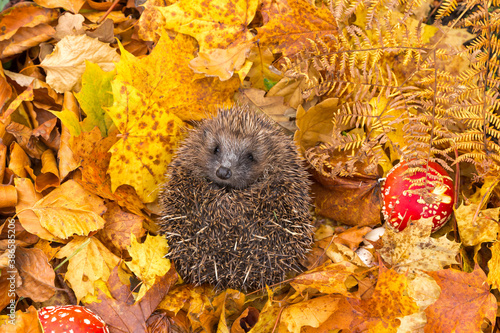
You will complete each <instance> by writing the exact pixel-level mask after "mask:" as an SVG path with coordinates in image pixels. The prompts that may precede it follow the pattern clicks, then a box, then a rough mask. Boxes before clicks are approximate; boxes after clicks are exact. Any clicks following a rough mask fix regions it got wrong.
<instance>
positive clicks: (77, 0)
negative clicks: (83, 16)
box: [35, 0, 85, 13]
mask: <svg viewBox="0 0 500 333" xmlns="http://www.w3.org/2000/svg"><path fill="white" fill-rule="evenodd" d="M35 2H36V3H37V4H39V5H40V6H43V7H46V8H64V9H66V10H68V11H70V12H73V13H78V12H79V11H80V8H82V6H83V4H85V0H35Z"/></svg>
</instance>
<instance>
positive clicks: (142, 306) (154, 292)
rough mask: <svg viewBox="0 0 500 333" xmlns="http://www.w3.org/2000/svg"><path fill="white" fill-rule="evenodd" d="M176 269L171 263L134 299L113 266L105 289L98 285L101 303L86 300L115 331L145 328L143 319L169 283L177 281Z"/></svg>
mask: <svg viewBox="0 0 500 333" xmlns="http://www.w3.org/2000/svg"><path fill="white" fill-rule="evenodd" d="M177 278H178V277H177V273H176V272H175V269H174V268H173V267H172V268H171V269H170V270H169V271H168V272H167V274H165V275H164V276H162V277H158V278H156V282H155V283H154V284H153V287H152V288H151V289H150V290H149V291H148V292H147V293H146V295H144V297H143V298H142V299H141V300H140V301H139V302H137V303H134V300H133V298H132V297H131V294H130V286H128V285H125V284H123V283H122V282H121V280H120V278H119V277H118V267H115V268H114V269H113V271H112V272H111V275H110V277H109V279H108V282H107V287H108V292H109V295H111V296H108V294H107V293H106V292H103V291H102V290H101V289H98V298H99V300H100V303H92V304H88V305H87V307H88V308H90V309H91V310H92V311H94V312H96V313H97V314H98V315H99V316H101V318H102V319H104V321H105V322H106V323H107V324H108V326H110V327H113V328H114V329H115V330H117V331H122V332H146V331H147V330H146V329H147V328H146V320H147V318H148V317H149V316H150V315H151V313H153V311H154V310H155V309H156V306H157V305H158V304H159V303H160V301H161V300H162V298H163V297H164V296H165V295H166V294H167V293H168V291H169V290H170V287H171V286H173V285H174V283H175V282H176V281H177Z"/></svg>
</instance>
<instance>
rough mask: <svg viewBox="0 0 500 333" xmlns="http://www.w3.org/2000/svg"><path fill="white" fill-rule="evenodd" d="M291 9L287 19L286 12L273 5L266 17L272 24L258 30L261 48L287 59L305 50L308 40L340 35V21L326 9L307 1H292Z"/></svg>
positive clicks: (269, 23) (289, 3) (289, 2)
mask: <svg viewBox="0 0 500 333" xmlns="http://www.w3.org/2000/svg"><path fill="white" fill-rule="evenodd" d="M320 3H321V4H322V2H320ZM288 6H289V9H288V11H287V14H286V15H283V10H284V9H283V8H280V6H279V5H278V4H277V3H276V2H274V1H273V4H272V5H271V7H270V8H269V11H268V12H267V13H266V14H267V15H269V17H270V20H269V22H268V23H267V24H266V25H264V26H263V27H262V28H258V29H257V30H258V32H259V33H258V35H257V38H258V39H259V40H260V43H261V45H264V46H270V47H271V49H272V51H273V52H283V55H285V56H287V55H290V54H292V53H296V52H298V51H300V50H302V49H303V48H304V44H306V43H307V41H308V39H311V40H319V39H320V38H321V37H325V36H327V35H334V36H335V35H338V33H339V28H338V26H337V23H336V20H335V18H334V17H333V15H332V13H331V12H330V11H329V10H328V8H327V7H326V6H321V7H316V6H314V5H311V4H310V2H308V1H307V0H293V1H288Z"/></svg>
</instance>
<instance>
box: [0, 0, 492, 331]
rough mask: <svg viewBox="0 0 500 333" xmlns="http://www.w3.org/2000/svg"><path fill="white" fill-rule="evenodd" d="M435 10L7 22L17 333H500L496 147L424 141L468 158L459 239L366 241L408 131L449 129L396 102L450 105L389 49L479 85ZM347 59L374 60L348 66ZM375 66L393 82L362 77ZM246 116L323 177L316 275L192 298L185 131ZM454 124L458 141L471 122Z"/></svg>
mask: <svg viewBox="0 0 500 333" xmlns="http://www.w3.org/2000/svg"><path fill="white" fill-rule="evenodd" d="M417 2H418V6H417V5H416V6H415V7H416V8H414V9H412V10H411V11H410V9H408V8H409V3H413V4H416V3H417ZM471 2H472V1H468V2H467V3H471ZM4 3H5V1H4V2H0V5H4ZM139 3H141V4H139ZM431 3H432V1H431V2H429V1H426V2H422V1H416V2H411V1H401V2H400V6H396V5H394V4H389V3H388V2H386V1H384V2H377V1H370V0H366V1H307V0H293V1H292V0H277V1H269V0H211V1H202V0H178V1H175V0H171V1H159V0H147V1H126V0H117V1H107V2H106V1H103V2H98V1H93V0H64V1H51V0H35V1H34V2H29V1H22V0H21V1H11V2H9V3H8V4H7V6H6V7H5V9H4V10H3V11H2V12H1V13H0V59H1V60H2V65H3V67H2V69H0V181H1V183H0V184H1V185H0V217H1V218H2V220H0V332H2V333H3V332H41V328H40V327H39V325H38V319H37V317H36V316H37V313H36V311H37V309H40V308H41V307H44V306H50V305H66V304H81V305H84V306H86V307H88V308H90V309H92V310H93V311H94V312H95V313H97V314H98V315H99V316H100V317H101V318H103V320H104V321H105V322H106V323H107V324H108V326H109V329H110V332H201V331H203V332H231V333H242V332H253V333H260V332H293V333H299V332H306V333H309V332H339V331H342V332H353V333H354V332H481V331H484V332H492V331H494V330H498V329H499V327H498V324H497V323H498V321H497V319H496V317H497V310H498V307H497V302H498V300H499V299H500V294H499V293H498V288H499V286H500V245H499V240H498V233H499V232H500V227H499V224H498V223H499V214H500V185H499V183H500V180H499V178H498V173H495V172H496V171H495V170H499V168H500V163H499V160H495V159H494V158H492V161H494V162H493V164H487V163H486V160H481V161H478V163H477V164H473V163H467V161H469V162H470V160H468V159H467V158H468V157H467V156H469V155H468V154H473V153H474V154H476V153H477V154H479V153H481V149H485V148H484V147H482V146H477V145H474V146H473V145H470V147H469V148H468V149H470V151H469V150H467V149H466V148H463V146H459V145H457V146H456V147H455V148H454V149H448V150H446V149H445V148H442V147H443V146H444V145H446V144H448V141H446V140H445V139H442V140H441V141H439V140H436V141H437V142H432V140H428V139H425V138H424V139H422V140H421V142H423V144H422V145H423V146H421V148H419V149H417V152H418V153H417V155H418V156H422V154H424V153H427V152H432V153H435V152H436V151H435V150H433V149H434V147H437V148H436V149H441V150H442V151H445V152H446V153H447V154H449V156H451V157H450V158H449V159H448V160H449V161H451V160H452V158H455V157H456V156H454V154H456V155H461V156H464V158H463V159H461V160H459V159H457V160H455V161H458V162H457V163H452V162H449V163H448V164H449V165H448V169H449V170H451V172H452V173H453V176H452V178H453V179H454V181H455V189H454V191H455V193H456V194H457V195H459V197H458V198H457V199H458V200H457V204H456V205H455V211H454V214H453V217H452V219H451V220H450V222H449V223H448V224H447V225H446V226H445V227H444V228H443V229H441V230H440V231H438V232H437V233H435V234H433V235H432V236H431V222H430V221H429V220H425V219H422V220H419V221H417V222H415V223H413V224H412V225H411V226H409V227H408V228H406V229H405V230H403V231H401V232H395V231H394V230H392V229H390V228H387V229H386V231H385V234H384V235H383V236H382V237H381V238H380V239H379V240H377V241H375V242H370V241H368V240H365V239H364V236H365V235H366V234H367V233H368V232H370V231H371V230H372V228H375V227H376V226H380V224H382V223H383V220H382V216H381V213H380V211H381V205H382V197H381V186H382V183H381V179H380V178H381V177H383V176H385V175H386V174H387V172H388V171H389V170H390V169H391V167H392V166H393V165H395V164H396V163H397V162H399V160H400V159H402V158H403V157H404V156H406V155H405V154H406V151H407V150H409V148H408V147H409V146H410V145H411V144H414V143H411V142H409V141H408V140H407V139H406V137H405V135H406V134H407V133H408V132H409V131H410V130H408V128H409V127H405V126H409V125H408V124H410V123H413V124H414V123H417V125H418V126H420V127H421V128H424V127H425V131H427V133H430V132H432V130H431V128H435V129H436V133H437V132H439V131H440V130H442V127H439V126H441V125H439V126H438V125H437V122H436V123H435V124H433V123H432V120H433V119H438V118H439V119H440V116H438V115H436V116H435V118H432V117H431V118H429V117H427V116H426V117H427V118H425V117H424V116H422V117H420V118H419V117H418V112H417V110H418V107H417V106H416V104H415V105H413V104H412V105H410V104H408V105H406V104H404V103H403V102H402V100H401V98H400V95H398V92H399V91H405V92H406V91H413V92H414V91H417V93H418V94H420V95H419V96H425V97H422V98H423V99H425V98H427V99H428V100H432V99H433V98H431V97H429V96H434V95H432V94H433V92H432V89H430V88H428V87H429V86H426V84H428V82H430V81H429V80H431V79H429V77H428V76H426V75H427V74H425V75H424V74H422V73H421V72H418V70H414V71H413V72H411V71H412V68H413V67H411V66H413V64H411V61H409V58H408V57H410V56H411V55H408V54H407V53H405V52H406V51H405V52H402V51H401V52H399V53H398V52H394V48H395V47H402V48H407V49H412V50H414V48H417V49H424V47H427V46H428V45H432V47H433V48H431V47H430V46H429V48H428V49H427V48H426V49H425V50H426V52H427V51H428V50H431V51H429V53H428V55H429V54H430V56H428V57H431V56H432V57H435V58H432V59H441V58H440V57H442V58H444V57H445V53H446V55H448V56H450V54H451V57H452V58H451V59H452V61H450V62H448V63H446V64H444V63H443V64H442V68H443V70H446V71H448V72H446V73H452V74H453V75H457V76H460V75H462V76H461V78H462V79H464V80H466V79H465V78H464V75H468V74H467V73H469V74H470V73H472V72H471V71H472V69H471V68H475V69H474V70H477V68H476V67H473V66H474V61H472V60H470V59H467V58H466V57H463V56H462V55H457V54H458V51H457V52H455V51H456V50H460V48H461V47H463V46H462V44H463V43H464V42H466V41H467V40H468V39H470V38H472V37H473V36H474V35H473V34H471V33H470V32H471V30H470V29H469V31H466V30H465V29H464V28H463V27H462V28H460V29H459V28H458V27H451V28H445V27H444V26H442V25H440V22H439V21H436V22H435V23H434V24H433V25H431V24H426V23H430V21H428V19H429V20H430V18H431V17H434V16H433V15H436V14H435V13H431V12H430V6H429V5H430V4H431ZM497 5H498V3H497ZM443 6H448V2H445V4H444V5H443ZM470 7H472V5H471V6H470ZM443 8H444V7H443ZM491 8H492V11H493V13H492V15H497V16H498V7H491ZM413 10H414V12H413ZM443 11H444V9H442V10H441V12H438V15H444V14H443ZM452 12H453V11H452V10H450V11H449V13H448V12H447V13H448V14H450V13H452ZM497 16H496V17H497ZM470 22H473V21H470ZM472 25H473V23H470V24H469V26H472ZM483 28H484V27H483ZM372 29H373V31H372ZM413 29H418V30H419V31H421V35H413V34H412V33H413V31H414V30H413ZM380 31H385V32H387V31H389V32H391V33H392V35H391V36H392V37H391V38H386V36H387V35H384V37H382V35H379V34H378V33H379V32H380ZM452 40H453V44H452V43H451V41H452ZM328 41H329V42H328ZM378 42H380V43H382V44H384V43H385V44H384V45H386V46H384V47H382V46H380V47H379V46H376V47H375V46H373V45H376V43H378ZM339 45H344V46H347V45H349V46H350V47H353V48H356V47H358V48H364V49H370V50H372V49H373V50H375V49H376V50H377V52H378V53H377V56H376V57H375V56H374V55H373V54H370V55H366V56H363V55H352V57H351V55H346V53H344V52H346V49H345V48H344V49H343V48H342V47H338V46H339ZM377 45H378V44H377ZM474 47H476V46H474ZM480 47H481V46H477V49H478V50H479V49H480ZM496 49H498V47H497V48H496ZM373 50H372V51H373ZM315 52H316V53H315ZM411 52H414V53H415V54H416V53H418V52H417V51H411ZM411 52H410V53H411ZM454 52H455V53H454ZM474 52H476V51H474ZM474 52H470V53H471V54H472V55H471V57H473V55H474ZM492 52H493V51H492ZM317 53H320V54H323V55H324V57H317V58H315V56H314V54H317ZM494 56H497V54H496V53H495V54H494ZM342 57H344V62H341V63H342V64H345V65H346V66H344V67H342V66H339V65H338V63H337V62H336V61H337V60H338V59H339V58H342ZM349 57H351V58H349ZM309 59H314V60H311V62H310V63H309V62H308V61H309ZM425 59H427V58H425ZM425 59H424V60H422V66H421V68H419V70H421V69H422V68H424V69H426V68H427V67H426V66H427V65H428V63H426V62H425V61H426V60H425ZM471 59H472V58H471ZM476 60H477V59H476ZM435 61H436V63H438V60H435ZM377 62H380V63H384V64H387V66H386V67H387V68H385V69H383V71H379V72H377V71H371V72H369V73H368V72H362V69H363V68H365V69H366V68H367V66H371V65H373V64H376V63H377ZM410 67H411V68H410ZM417 67H418V66H417ZM377 68H378V67H377ZM478 71H479V70H478ZM332 73H334V74H332ZM335 73H336V74H335ZM346 73H347V74H346ZM359 73H364V74H363V75H360V74H359ZM442 73H444V72H439V71H436V72H435V74H436V78H437V77H438V76H439V79H441V80H443V81H452V78H451V77H448V76H447V75H445V74H442ZM337 74H338V76H336V75H337ZM342 75H346V76H342ZM433 75H434V73H433V74H432V75H431V77H432V78H434V76H433ZM440 75H441V76H440ZM470 75H472V74H470ZM343 77H349V78H351V79H352V80H353V81H358V82H361V81H363V80H365V79H366V80H368V81H369V80H370V79H371V78H373V77H377V79H376V80H378V81H371V82H372V83H373V82H383V84H384V85H386V86H390V87H391V88H390V89H389V88H388V89H382V88H380V87H379V86H378V85H377V84H375V83H373V84H372V85H371V86H370V87H366V89H365V88H363V87H360V86H356V85H349V84H347V83H346V84H345V85H343V84H344V83H342V82H340V81H342V79H339V78H343ZM329 80H330V81H329ZM335 80H339V81H335ZM436 80H437V79H436ZM431 81H432V80H431ZM332 82H336V83H338V82H340V83H338V84H332ZM363 82H364V81H363ZM468 82H469V81H468ZM469 83H470V84H471V85H472V84H475V83H477V82H475V81H474V80H472V79H470V82H469ZM438 85H439V83H438ZM438 85H436V91H437V90H438V88H437V86H438ZM491 85H492V86H494V83H491ZM394 87H397V88H400V89H401V90H397V89H396V88H394ZM426 87H427V88H426ZM377 89H379V90H377ZM443 89H444V88H443ZM485 90H488V89H485ZM492 90H493V88H492ZM417 93H415V94H417ZM450 94H451V93H450ZM497 97H498V96H497ZM457 98H458V97H457ZM435 100H438V98H436V99H435ZM235 103H240V104H247V105H249V107H251V108H253V109H256V110H259V112H264V113H266V114H267V115H268V116H270V117H271V118H272V119H273V120H275V121H276V122H277V123H278V124H279V125H281V126H282V127H283V128H284V131H286V132H287V133H288V134H290V135H294V139H295V141H296V143H297V145H298V146H299V148H300V150H301V151H302V153H303V154H304V156H305V157H306V162H307V163H309V165H308V166H309V169H310V171H311V175H312V177H313V178H314V183H313V185H312V191H313V194H312V195H313V198H314V208H315V214H314V217H315V221H314V226H315V228H316V232H315V243H314V246H313V248H312V249H311V251H310V252H309V255H308V257H307V259H306V260H304V261H303V263H302V264H303V266H304V268H305V269H304V272H303V273H301V274H299V275H296V276H293V275H290V279H289V280H287V281H283V283H282V284H279V285H273V286H268V287H267V288H266V289H265V290H256V291H252V292H248V293H246V294H245V293H242V292H240V291H238V290H232V289H227V290H223V291H221V292H219V293H216V292H215V291H214V290H213V289H212V286H208V285H202V286H193V285H189V284H185V283H184V282H183V281H182V279H181V278H179V276H178V275H177V273H176V270H175V263H173V262H171V261H170V260H169V259H168V257H167V258H166V257H165V256H166V255H167V253H168V251H169V244H168V242H167V240H166V239H165V238H164V237H162V236H160V235H158V227H157V225H156V223H155V220H156V219H157V218H158V215H159V208H158V202H157V199H158V193H159V190H160V187H161V184H162V183H163V182H164V181H165V179H164V175H165V173H166V170H167V166H168V164H169V163H170V161H171V160H172V158H173V156H174V154H175V152H176V148H177V147H178V145H179V143H180V142H182V140H183V138H184V137H185V135H186V132H187V130H189V129H190V128H192V127H193V126H196V123H197V122H198V121H200V120H202V119H204V118H207V117H210V116H211V115H213V114H215V113H216V112H217V109H218V108H220V107H222V106H231V105H234V104H235ZM434 103H435V104H433V105H434V106H436V105H439V107H449V108H450V109H452V108H453V107H452V106H449V105H447V104H446V103H447V102H441V100H439V101H438V102H436V101H434ZM436 103H438V104H436ZM439 103H442V104H439ZM478 104H479V105H483V103H478ZM443 105H445V106H443ZM491 105H492V107H493V108H494V109H495V108H496V109H495V110H494V111H493V112H492V113H490V114H489V117H491V119H492V120H491V123H493V124H496V126H497V127H496V129H495V130H490V131H485V133H487V135H488V137H489V138H491V139H492V140H491V141H492V144H496V145H498V138H499V137H500V135H499V134H498V133H500V129H499V128H498V124H500V121H499V120H498V119H500V114H499V113H498V101H496V102H493V103H492V104H491ZM420 107H421V108H425V107H426V105H425V103H422V104H421V105H420ZM479 107H480V106H478V108H479ZM438 111H439V110H438ZM346 112H347V114H349V117H343V116H342V114H345V113H346ZM461 116H463V114H461V115H460V116H458V115H457V116H456V119H459V118H460V117H461ZM401 119H403V121H401ZM470 119H471V122H474V121H476V120H475V118H474V119H473V116H472V115H470ZM452 120H453V119H452ZM452 123H453V124H451V125H450V128H451V131H456V132H459V131H461V130H463V128H464V126H466V125H467V126H468V124H469V123H468V122H466V121H463V122H460V121H455V122H453V121H452ZM432 126H434V127H432ZM339 133H340V134H339ZM439 133H441V132H439ZM480 134H481V133H479V134H477V133H476V134H474V135H480ZM485 135H486V134H485ZM443 137H444V135H443ZM359 138H366V140H365V141H364V143H363V144H360V143H357V141H356V140H357V139H359ZM350 140H351V141H350ZM495 140H496V143H495ZM389 141H390V144H389V143H388V142H389ZM416 141H418V140H416ZM425 144H428V145H429V146H425ZM337 147H341V148H338V149H337ZM422 147H424V148H425V149H424V148H422ZM429 147H432V149H431V148H429ZM489 153H490V151H486V150H485V151H484V154H485V155H488V154H489ZM354 155H356V156H357V157H356V158H353V156H354ZM452 155H453V156H452ZM470 156H472V155H470ZM472 159H473V158H472ZM459 162H460V163H459ZM495 163H496V164H495ZM479 164H480V165H481V167H478V166H477V165H479ZM492 165H493V166H492ZM318 166H320V167H318ZM478 174H479V176H478ZM361 247H363V248H364V249H366V250H367V251H368V252H369V255H370V256H371V258H372V262H371V264H370V263H367V262H365V261H363V260H362V259H361V258H360V256H359V255H358V250H359V249H360V248H361Z"/></svg>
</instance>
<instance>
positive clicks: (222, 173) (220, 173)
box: [215, 166, 232, 180]
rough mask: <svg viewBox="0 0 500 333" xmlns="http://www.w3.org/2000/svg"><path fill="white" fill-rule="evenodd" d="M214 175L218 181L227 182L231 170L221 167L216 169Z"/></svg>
mask: <svg viewBox="0 0 500 333" xmlns="http://www.w3.org/2000/svg"><path fill="white" fill-rule="evenodd" d="M215 174H216V175H217V177H219V178H220V179H223V180H227V179H229V178H231V175H232V172H231V169H229V168H226V167H224V166H221V167H219V168H218V169H217V171H216V172H215Z"/></svg>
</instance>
